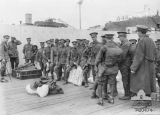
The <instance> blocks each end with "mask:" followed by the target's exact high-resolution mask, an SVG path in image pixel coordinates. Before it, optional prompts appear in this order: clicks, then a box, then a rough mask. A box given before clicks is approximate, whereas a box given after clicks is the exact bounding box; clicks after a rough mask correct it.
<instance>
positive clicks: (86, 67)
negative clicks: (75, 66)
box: [80, 40, 90, 87]
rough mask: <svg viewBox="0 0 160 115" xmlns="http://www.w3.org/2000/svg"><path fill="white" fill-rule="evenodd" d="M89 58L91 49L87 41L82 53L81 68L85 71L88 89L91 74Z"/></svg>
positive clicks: (85, 81)
mask: <svg viewBox="0 0 160 115" xmlns="http://www.w3.org/2000/svg"><path fill="white" fill-rule="evenodd" d="M89 57H90V48H89V40H85V48H84V49H83V50H82V53H81V62H80V66H81V68H82V70H83V76H84V83H85V84H84V86H85V87H88V86H89V85H88V73H89V62H88V61H89Z"/></svg>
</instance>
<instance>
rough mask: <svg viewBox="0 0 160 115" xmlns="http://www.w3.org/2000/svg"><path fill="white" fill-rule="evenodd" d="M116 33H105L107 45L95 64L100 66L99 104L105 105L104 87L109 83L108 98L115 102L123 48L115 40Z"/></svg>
mask: <svg viewBox="0 0 160 115" xmlns="http://www.w3.org/2000/svg"><path fill="white" fill-rule="evenodd" d="M113 36H114V34H105V38H106V41H107V43H106V45H103V46H102V47H101V49H100V51H99V52H98V55H97V57H96V61H95V65H96V67H97V68H98V76H97V78H96V79H97V82H98V93H99V97H100V98H99V101H98V104H99V105H103V98H102V88H103V86H106V84H107V83H108V84H109V85H110V90H111V95H110V97H109V98H108V102H109V103H112V104H113V103H114V90H115V86H114V85H115V83H116V76H117V74H118V71H119V68H118V63H119V61H120V56H121V53H122V50H121V49H120V48H119V47H118V45H117V44H116V43H115V42H114V41H113ZM105 97H107V93H106V94H105Z"/></svg>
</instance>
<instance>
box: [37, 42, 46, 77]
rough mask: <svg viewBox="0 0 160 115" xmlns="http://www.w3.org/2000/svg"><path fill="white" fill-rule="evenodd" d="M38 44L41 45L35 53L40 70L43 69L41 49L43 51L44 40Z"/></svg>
mask: <svg viewBox="0 0 160 115" xmlns="http://www.w3.org/2000/svg"><path fill="white" fill-rule="evenodd" d="M40 45H41V48H40V49H39V50H38V52H37V54H36V62H38V63H39V65H40V67H41V71H43V68H44V64H43V62H42V59H43V51H44V48H45V42H40ZM43 74H44V73H43Z"/></svg>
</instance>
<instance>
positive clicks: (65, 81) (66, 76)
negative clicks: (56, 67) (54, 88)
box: [63, 72, 69, 84]
mask: <svg viewBox="0 0 160 115" xmlns="http://www.w3.org/2000/svg"><path fill="white" fill-rule="evenodd" d="M68 77H69V72H66V74H65V75H64V83H63V84H67V83H68Z"/></svg>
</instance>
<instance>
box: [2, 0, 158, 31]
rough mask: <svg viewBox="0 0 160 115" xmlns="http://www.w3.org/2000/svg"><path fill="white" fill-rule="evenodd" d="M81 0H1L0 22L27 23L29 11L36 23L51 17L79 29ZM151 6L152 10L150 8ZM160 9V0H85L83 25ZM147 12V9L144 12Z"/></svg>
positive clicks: (82, 8)
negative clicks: (26, 18)
mask: <svg viewBox="0 0 160 115" xmlns="http://www.w3.org/2000/svg"><path fill="white" fill-rule="evenodd" d="M78 1H79V0H0V24H10V25H11V24H15V25H18V24H19V23H20V21H22V23H25V14H26V13H30V14H32V23H34V22H35V21H44V20H46V19H48V18H55V19H61V20H63V21H64V22H66V23H68V24H69V25H71V26H73V27H74V28H76V29H79V27H80V26H79V5H78ZM149 8H150V10H149V12H148V9H149ZM156 10H159V12H160V0H83V3H82V5H81V23H82V24H81V27H82V29H88V28H89V27H93V26H96V25H101V26H104V25H105V23H107V22H108V21H116V20H117V17H118V16H119V17H123V16H126V15H127V16H128V17H132V16H143V15H148V14H149V15H153V14H156V13H157V11H156ZM144 11H146V12H144Z"/></svg>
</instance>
